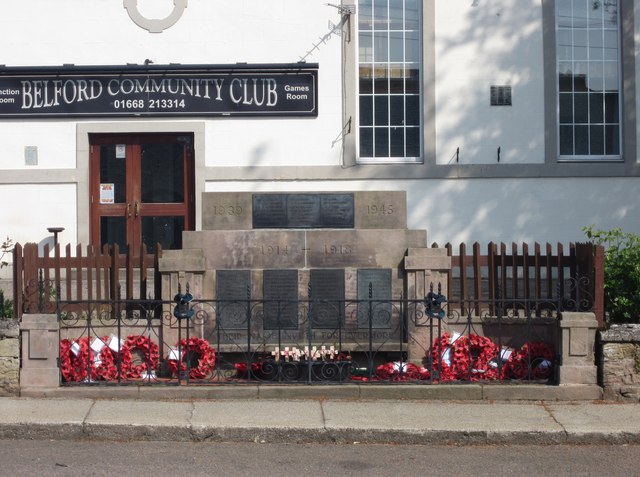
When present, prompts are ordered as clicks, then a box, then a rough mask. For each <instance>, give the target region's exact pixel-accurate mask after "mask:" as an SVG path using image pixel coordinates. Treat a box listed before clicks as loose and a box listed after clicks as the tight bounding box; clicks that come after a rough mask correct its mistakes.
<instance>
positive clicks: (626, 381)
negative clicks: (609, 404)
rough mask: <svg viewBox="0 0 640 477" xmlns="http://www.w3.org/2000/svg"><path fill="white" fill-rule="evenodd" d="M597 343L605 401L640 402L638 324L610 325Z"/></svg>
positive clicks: (639, 338) (639, 335) (639, 339)
mask: <svg viewBox="0 0 640 477" xmlns="http://www.w3.org/2000/svg"><path fill="white" fill-rule="evenodd" d="M599 342H600V363H599V364H600V379H601V384H602V385H603V387H604V397H605V399H612V400H617V401H636V402H640V324H637V325H635V324H627V325H612V326H611V328H609V329H608V330H606V331H601V332H600V334H599Z"/></svg>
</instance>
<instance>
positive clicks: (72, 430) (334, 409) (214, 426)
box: [0, 386, 640, 444]
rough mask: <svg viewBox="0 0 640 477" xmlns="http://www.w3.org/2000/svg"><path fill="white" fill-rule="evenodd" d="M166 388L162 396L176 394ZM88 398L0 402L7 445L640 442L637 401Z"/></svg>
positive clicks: (0, 424)
mask: <svg viewBox="0 0 640 477" xmlns="http://www.w3.org/2000/svg"><path fill="white" fill-rule="evenodd" d="M392 388H394V389H395V391H393V393H396V395H397V394H398V393H400V392H402V387H398V386H395V387H392ZM407 389H409V388H407ZM102 390H103V391H104V388H102ZM168 391H170V390H168V389H165V392H167V395H169V396H171V392H168ZM158 392H162V389H160V390H159V391H158ZM174 392H175V391H174ZM389 393H390V395H391V394H392V391H389ZM81 394H82V393H80V394H76V395H75V396H74V395H73V392H70V393H68V394H67V395H66V396H58V397H44V398H42V397H41V398H33V397H31V398H29V397H21V398H12V397H4V398H0V438H11V439H13V438H22V439H89V440H149V441H245V442H247V441H255V442H276V441H277V442H295V443H299V442H344V443H353V442H360V443H402V444H606V443H610V444H640V404H637V403H634V404H619V403H610V402H603V401H599V400H595V401H585V400H581V401H569V400H566V401H558V400H554V401H545V400H515V401H508V400H502V401H492V400H465V401H452V400H441V399H440V400H438V399H427V400H425V399H404V398H400V399H399V398H397V396H396V397H395V398H392V399H380V398H377V399H367V398H362V397H360V398H356V399H353V398H345V397H329V398H327V397H321V398H318V397H313V396H309V397H307V398H298V399H290V398H289V399H287V398H282V397H279V398H275V399H274V398H258V397H255V396H252V397H242V396H237V397H234V398H222V399H220V398H217V399H215V398H214V399H212V398H206V399H204V398H202V397H200V398H199V397H197V396H194V395H191V396H190V395H189V394H188V393H187V394H185V395H183V399H180V400H178V399H161V398H159V396H155V397H154V398H151V399H150V398H149V396H147V398H144V397H142V398H141V397H138V398H135V399H123V398H114V397H115V396H111V398H110V399H105V398H104V396H101V397H100V398H98V397H90V396H87V394H88V393H87V392H86V390H85V393H84V394H85V395H84V396H82V395H81ZM298 395H300V394H299V393H298Z"/></svg>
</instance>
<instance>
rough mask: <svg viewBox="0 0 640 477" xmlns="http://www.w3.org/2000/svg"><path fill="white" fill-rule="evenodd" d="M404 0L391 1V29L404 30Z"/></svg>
mask: <svg viewBox="0 0 640 477" xmlns="http://www.w3.org/2000/svg"><path fill="white" fill-rule="evenodd" d="M402 10H403V8H402V0H391V2H389V30H402V29H403V28H404V22H403V16H404V15H403V11H402Z"/></svg>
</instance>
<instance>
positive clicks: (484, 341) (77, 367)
mask: <svg viewBox="0 0 640 477" xmlns="http://www.w3.org/2000/svg"><path fill="white" fill-rule="evenodd" d="M565 301H566V300H563V299H562V297H559V298H558V299H556V300H544V301H542V300H514V299H512V298H509V300H508V301H507V300H500V299H498V300H491V301H489V300H484V301H482V300H476V299H474V300H465V301H456V302H448V301H446V298H445V297H443V296H442V295H441V294H440V293H439V292H434V291H433V287H432V289H431V291H430V292H429V294H428V295H427V297H425V299H421V300H409V299H398V300H377V299H372V298H371V294H370V297H369V298H368V299H366V300H263V299H260V300H257V299H252V298H251V297H250V296H249V293H247V297H246V299H242V300H203V299H195V298H193V297H192V296H191V294H190V293H189V289H188V287H187V289H186V293H184V294H183V293H182V292H181V291H179V293H178V294H177V295H176V297H175V299H174V300H173V301H170V302H169V301H161V300H124V299H120V297H119V295H118V298H117V299H115V300H103V301H83V302H78V301H62V300H57V301H56V306H57V313H58V316H59V322H60V367H61V376H62V381H63V383H64V384H66V385H88V384H166V385H171V384H174V385H177V384H185V383H188V384H221V383H229V384H256V383H261V384H262V383H264V384H269V383H306V384H327V383H369V384H376V383H416V384H432V383H465V382H487V383H495V382H521V381H528V382H536V383H549V384H551V383H555V382H556V374H557V373H556V369H557V366H558V365H559V356H558V352H557V350H558V349H559V347H558V340H559V337H558V331H557V330H558V326H557V319H558V317H559V313H560V312H561V311H562V310H563V309H564V308H563V307H564V305H565V304H566V303H565Z"/></svg>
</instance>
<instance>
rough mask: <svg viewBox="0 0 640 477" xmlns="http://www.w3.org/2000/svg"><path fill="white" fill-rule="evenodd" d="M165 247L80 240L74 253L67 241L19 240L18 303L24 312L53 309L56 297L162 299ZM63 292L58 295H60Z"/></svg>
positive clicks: (15, 275) (15, 255)
mask: <svg viewBox="0 0 640 477" xmlns="http://www.w3.org/2000/svg"><path fill="white" fill-rule="evenodd" d="M161 254H162V250H161V247H160V246H159V245H158V246H157V247H156V252H155V253H153V254H149V253H147V250H146V247H145V246H144V245H142V246H141V248H140V249H139V250H135V251H133V250H131V247H129V250H128V251H127V252H126V253H120V251H119V248H118V245H111V246H105V247H104V248H103V249H102V250H100V249H98V248H96V247H92V246H87V247H86V248H83V247H82V246H81V245H78V246H77V247H76V248H75V250H74V253H72V249H71V245H67V246H66V247H65V249H64V254H63V253H62V251H61V247H60V244H57V245H56V246H55V247H54V249H53V250H50V249H49V246H48V245H45V247H44V249H43V253H42V255H40V254H39V252H38V245H37V244H35V243H28V244H25V245H24V246H22V245H20V244H16V245H15V247H14V250H13V279H14V306H15V313H16V316H18V317H21V316H22V314H23V313H51V312H53V311H55V306H56V298H59V299H60V300H65V301H77V302H85V303H86V302H91V301H102V300H117V299H127V300H131V299H147V298H151V299H160V295H161V288H160V286H161V283H160V274H159V271H158V259H159V257H160V256H161ZM58 294H59V297H58Z"/></svg>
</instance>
